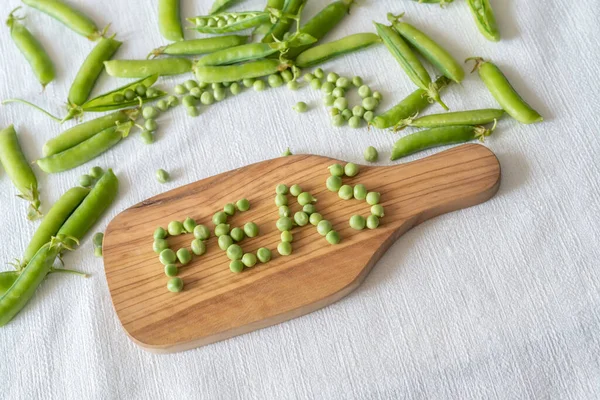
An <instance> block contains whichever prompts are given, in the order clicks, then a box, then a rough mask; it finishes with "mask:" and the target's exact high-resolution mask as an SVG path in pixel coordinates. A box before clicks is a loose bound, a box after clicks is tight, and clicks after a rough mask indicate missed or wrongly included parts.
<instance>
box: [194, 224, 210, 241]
mask: <svg viewBox="0 0 600 400" xmlns="http://www.w3.org/2000/svg"><path fill="white" fill-rule="evenodd" d="M194 237H195V238H196V239H199V240H208V238H210V229H208V227H207V226H206V225H196V227H195V228H194Z"/></svg>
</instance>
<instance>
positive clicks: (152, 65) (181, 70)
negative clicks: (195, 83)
mask: <svg viewBox="0 0 600 400" xmlns="http://www.w3.org/2000/svg"><path fill="white" fill-rule="evenodd" d="M104 68H105V69H106V73H108V74H109V75H110V76H114V77H117V78H143V77H146V76H148V75H155V74H156V75H159V76H170V75H180V74H186V73H188V72H191V70H192V61H190V60H188V59H187V58H182V57H173V58H161V59H154V60H110V61H105V62H104Z"/></svg>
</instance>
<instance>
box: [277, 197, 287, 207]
mask: <svg viewBox="0 0 600 400" xmlns="http://www.w3.org/2000/svg"><path fill="white" fill-rule="evenodd" d="M287 204H288V198H287V196H286V195H285V194H277V195H275V205H276V206H277V207H281V206H287Z"/></svg>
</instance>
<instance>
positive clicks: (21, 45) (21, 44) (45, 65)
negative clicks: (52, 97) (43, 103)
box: [6, 7, 56, 88]
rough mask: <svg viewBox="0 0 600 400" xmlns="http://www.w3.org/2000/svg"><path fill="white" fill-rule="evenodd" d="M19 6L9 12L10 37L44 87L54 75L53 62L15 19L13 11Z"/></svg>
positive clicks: (33, 37) (7, 23)
mask: <svg viewBox="0 0 600 400" xmlns="http://www.w3.org/2000/svg"><path fill="white" fill-rule="evenodd" d="M19 8H20V7H17V8H15V9H14V10H13V11H12V12H11V13H10V15H9V16H8V20H7V21H6V25H8V27H9V28H10V37H11V38H12V40H13V42H14V43H15V45H16V46H17V48H18V49H19V51H20V52H21V54H23V56H24V57H25V59H26V60H27V62H28V63H29V65H30V66H31V69H32V70H33V73H34V74H35V76H36V77H37V79H38V81H39V82H40V83H41V84H42V86H43V87H44V88H45V87H46V85H47V84H49V83H50V82H52V81H53V80H54V78H55V76H56V70H55V68H54V63H53V62H52V59H50V56H49V55H48V53H47V52H46V50H45V49H44V47H43V46H42V44H41V43H40V42H39V40H37V38H36V37H35V36H33V35H32V34H31V32H29V30H28V29H27V28H26V27H25V26H24V25H23V24H21V23H19V22H18V21H17V20H18V19H19V18H17V17H16V16H14V12H15V11H16V10H17V9H19Z"/></svg>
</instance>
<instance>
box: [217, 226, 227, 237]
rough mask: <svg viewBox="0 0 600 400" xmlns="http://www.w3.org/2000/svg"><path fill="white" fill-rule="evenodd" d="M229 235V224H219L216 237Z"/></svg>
mask: <svg viewBox="0 0 600 400" xmlns="http://www.w3.org/2000/svg"><path fill="white" fill-rule="evenodd" d="M227 234H229V224H219V225H217V226H215V236H217V237H219V236H223V235H227Z"/></svg>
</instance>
